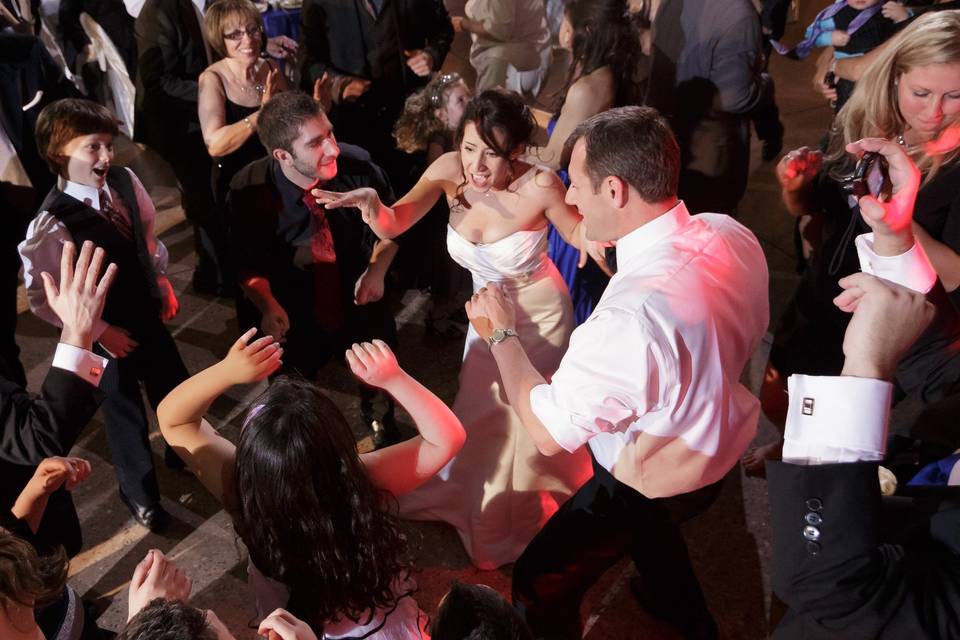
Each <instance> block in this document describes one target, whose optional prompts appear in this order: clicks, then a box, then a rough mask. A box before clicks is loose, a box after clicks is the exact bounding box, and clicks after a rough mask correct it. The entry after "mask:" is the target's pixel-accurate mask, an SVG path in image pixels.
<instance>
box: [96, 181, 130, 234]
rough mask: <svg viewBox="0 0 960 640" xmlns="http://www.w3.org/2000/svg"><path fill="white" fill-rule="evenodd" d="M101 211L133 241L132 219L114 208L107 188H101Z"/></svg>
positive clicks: (118, 229) (121, 232)
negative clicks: (128, 218)
mask: <svg viewBox="0 0 960 640" xmlns="http://www.w3.org/2000/svg"><path fill="white" fill-rule="evenodd" d="M100 213H101V214H103V217H104V218H106V219H107V220H109V221H110V222H111V223H112V224H113V226H114V227H115V228H116V229H117V231H119V232H120V235H122V236H123V237H124V238H126V239H127V240H130V241H133V229H132V228H131V227H130V221H129V220H127V218H126V216H124V215H123V214H122V213H120V212H119V211H117V209H116V208H114V206H113V204H111V200H110V196H109V195H108V194H107V190H106V189H101V190H100Z"/></svg>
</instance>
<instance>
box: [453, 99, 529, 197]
mask: <svg viewBox="0 0 960 640" xmlns="http://www.w3.org/2000/svg"><path fill="white" fill-rule="evenodd" d="M468 122H472V123H473V124H474V126H475V127H476V128H477V133H478V134H479V135H480V139H481V140H483V142H484V144H486V145H487V146H488V147H490V148H491V149H493V152H494V153H495V154H497V156H498V157H500V158H503V159H504V160H510V154H512V153H513V152H514V151H515V150H516V149H517V147H523V148H526V146H527V145H528V144H530V138H531V136H532V135H533V132H534V131H535V130H536V128H537V123H536V121H535V120H534V119H533V114H532V113H531V112H530V109H529V108H528V107H527V105H526V104H525V103H524V102H523V99H522V98H521V97H520V96H519V95H518V94H516V93H513V92H512V91H505V90H503V89H488V90H486V91H484V92H483V93H481V94H480V95H478V96H476V97H474V98H473V99H472V100H471V101H470V102H469V103H468V104H467V109H466V111H465V112H464V114H463V120H461V121H460V126H459V127H457V133H456V135H455V136H454V142H455V143H456V146H457V148H458V149H459V148H460V144H461V143H462V142H463V132H464V130H465V129H466V126H467V123H468ZM497 130H499V131H500V134H501V136H502V137H503V139H502V142H498V141H497V137H496V135H495V134H494V131H497ZM461 171H462V169H461ZM466 185H467V177H466V176H465V175H464V176H463V182H461V183H460V184H459V185H458V186H457V195H456V197H455V198H454V201H455V202H456V203H457V204H459V205H461V206H463V207H466V208H468V209H469V208H470V204H469V203H468V202H466V201H465V200H464V199H463V188H464V187H465V186H466Z"/></svg>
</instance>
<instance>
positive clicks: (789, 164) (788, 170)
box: [777, 147, 823, 192]
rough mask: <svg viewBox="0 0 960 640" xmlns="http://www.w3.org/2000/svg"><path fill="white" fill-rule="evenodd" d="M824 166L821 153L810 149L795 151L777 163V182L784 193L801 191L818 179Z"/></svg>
mask: <svg viewBox="0 0 960 640" xmlns="http://www.w3.org/2000/svg"><path fill="white" fill-rule="evenodd" d="M822 164H823V154H822V153H820V151H818V150H816V149H810V148H809V147H800V148H799V149H794V150H793V151H791V152H789V153H787V154H785V155H784V156H783V157H782V158H781V159H780V162H778V163H777V180H779V181H780V186H781V187H783V189H784V191H790V192H794V191H799V190H800V189H802V188H804V187H805V186H806V185H808V184H810V182H812V181H813V179H814V178H816V177H817V174H818V173H820V167H821V166H822Z"/></svg>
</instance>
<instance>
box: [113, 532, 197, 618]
mask: <svg viewBox="0 0 960 640" xmlns="http://www.w3.org/2000/svg"><path fill="white" fill-rule="evenodd" d="M192 588H193V583H192V582H191V580H190V578H188V577H187V574H186V572H185V571H184V570H183V569H181V568H179V567H178V566H177V565H176V564H175V563H174V562H173V561H172V560H170V559H169V558H167V557H166V556H165V555H163V552H161V551H160V550H159V549H151V550H150V551H148V552H147V555H146V557H145V558H144V559H143V560H141V561H140V564H138V565H137V568H136V569H134V570H133V577H132V578H131V579H130V589H129V602H128V604H127V621H129V620H130V619H132V618H133V617H134V616H135V615H137V614H138V613H139V612H140V610H141V609H143V608H144V607H146V606H147V605H148V604H150V603H151V602H152V601H153V600H155V599H157V598H163V599H164V600H180V601H181V602H186V601H187V599H188V598H189V597H190V590H191V589H192Z"/></svg>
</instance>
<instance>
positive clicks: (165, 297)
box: [157, 276, 180, 322]
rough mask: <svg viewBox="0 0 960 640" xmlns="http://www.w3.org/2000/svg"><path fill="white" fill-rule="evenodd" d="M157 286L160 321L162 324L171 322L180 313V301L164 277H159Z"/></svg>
mask: <svg viewBox="0 0 960 640" xmlns="http://www.w3.org/2000/svg"><path fill="white" fill-rule="evenodd" d="M157 286H159V287H160V319H161V320H163V321H164V322H167V321H169V320H173V319H174V318H175V317H176V316H177V313H179V312H180V301H179V300H177V294H176V293H174V291H173V285H172V284H170V281H169V280H168V279H167V277H166V276H160V277H159V278H157Z"/></svg>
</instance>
